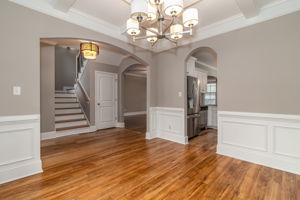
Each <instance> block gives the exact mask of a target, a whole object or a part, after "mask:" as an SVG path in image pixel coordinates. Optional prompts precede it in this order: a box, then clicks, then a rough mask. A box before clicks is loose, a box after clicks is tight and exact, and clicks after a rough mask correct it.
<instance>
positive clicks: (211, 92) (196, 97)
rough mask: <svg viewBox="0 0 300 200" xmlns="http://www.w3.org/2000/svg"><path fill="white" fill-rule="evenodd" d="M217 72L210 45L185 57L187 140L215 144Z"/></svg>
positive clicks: (215, 56)
mask: <svg viewBox="0 0 300 200" xmlns="http://www.w3.org/2000/svg"><path fill="white" fill-rule="evenodd" d="M217 72H218V70H217V53H216V51H214V50H213V49H212V48H210V47H200V48H196V49H194V50H193V51H192V52H191V53H190V54H189V55H188V57H187V58H186V75H185V79H186V81H185V82H186V93H185V102H186V103H185V111H186V115H185V116H186V120H185V124H186V129H185V130H186V136H187V137H188V138H189V142H190V143H198V142H197V141H201V143H202V144H204V143H205V142H206V143H210V144H216V139H217V129H218V125H217V110H218V108H217V106H218V104H217V102H218V98H217V94H218V89H217V88H218V87H217V79H218V73H217ZM201 136H204V137H205V138H204V137H203V138H201Z"/></svg>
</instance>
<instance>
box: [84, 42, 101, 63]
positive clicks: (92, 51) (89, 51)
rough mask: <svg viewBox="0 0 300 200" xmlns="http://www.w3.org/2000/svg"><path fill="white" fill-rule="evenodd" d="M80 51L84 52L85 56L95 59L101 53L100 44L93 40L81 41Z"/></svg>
mask: <svg viewBox="0 0 300 200" xmlns="http://www.w3.org/2000/svg"><path fill="white" fill-rule="evenodd" d="M80 52H81V53H82V54H83V56H84V58H86V59H89V60H95V59H96V57H97V55H99V46H98V45H96V44H94V43H92V42H86V43H81V44H80Z"/></svg>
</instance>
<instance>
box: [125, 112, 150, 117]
mask: <svg viewBox="0 0 300 200" xmlns="http://www.w3.org/2000/svg"><path fill="white" fill-rule="evenodd" d="M146 114H147V111H138V112H127V113H124V117H129V116H136V115H146Z"/></svg>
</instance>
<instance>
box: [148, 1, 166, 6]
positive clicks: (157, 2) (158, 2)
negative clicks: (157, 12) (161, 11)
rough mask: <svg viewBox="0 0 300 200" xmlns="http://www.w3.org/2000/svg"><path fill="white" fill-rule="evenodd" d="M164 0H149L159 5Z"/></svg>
mask: <svg viewBox="0 0 300 200" xmlns="http://www.w3.org/2000/svg"><path fill="white" fill-rule="evenodd" d="M163 2H164V0H149V3H151V4H154V5H159V4H162V3H163Z"/></svg>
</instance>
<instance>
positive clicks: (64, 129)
mask: <svg viewBox="0 0 300 200" xmlns="http://www.w3.org/2000/svg"><path fill="white" fill-rule="evenodd" d="M85 127H89V125H88V124H86V125H79V126H69V127H64V128H57V129H56V131H66V130H72V129H77V128H85Z"/></svg>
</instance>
